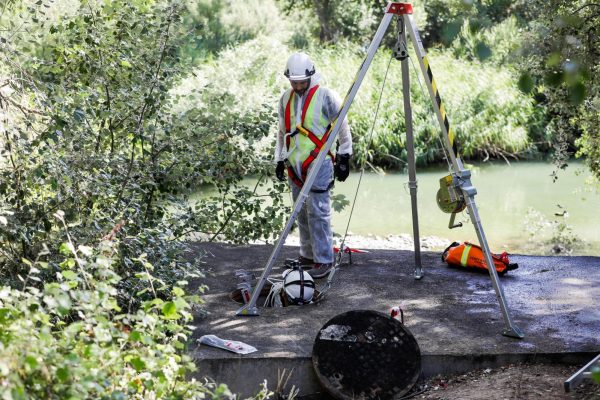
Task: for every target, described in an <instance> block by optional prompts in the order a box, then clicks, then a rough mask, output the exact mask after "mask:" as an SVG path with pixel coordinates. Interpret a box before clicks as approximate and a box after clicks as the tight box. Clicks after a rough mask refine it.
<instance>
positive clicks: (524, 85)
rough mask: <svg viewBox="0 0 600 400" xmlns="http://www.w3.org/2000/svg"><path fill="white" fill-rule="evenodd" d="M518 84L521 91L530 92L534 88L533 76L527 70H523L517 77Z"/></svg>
mask: <svg viewBox="0 0 600 400" xmlns="http://www.w3.org/2000/svg"><path fill="white" fill-rule="evenodd" d="M518 85H519V89H521V91H522V92H523V93H531V92H532V91H533V88H534V82H533V78H532V77H531V75H530V74H529V73H528V72H525V73H523V74H522V75H521V77H520V78H519V82H518Z"/></svg>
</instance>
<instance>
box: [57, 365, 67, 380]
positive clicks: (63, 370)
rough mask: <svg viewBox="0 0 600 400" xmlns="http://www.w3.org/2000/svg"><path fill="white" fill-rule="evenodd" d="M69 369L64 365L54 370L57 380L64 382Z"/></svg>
mask: <svg viewBox="0 0 600 400" xmlns="http://www.w3.org/2000/svg"><path fill="white" fill-rule="evenodd" d="M69 375H70V374H69V370H68V369H67V368H66V367H62V368H59V369H57V370H56V377H57V378H58V380H59V381H61V382H65V381H66V380H67V379H69Z"/></svg>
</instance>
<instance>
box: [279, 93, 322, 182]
mask: <svg viewBox="0 0 600 400" xmlns="http://www.w3.org/2000/svg"><path fill="white" fill-rule="evenodd" d="M297 99H299V96H296V95H295V93H294V91H293V90H292V89H289V99H288V101H287V105H286V106H285V115H284V120H285V131H286V135H285V146H286V149H287V151H288V157H287V160H288V175H289V177H290V179H291V180H292V182H294V184H296V186H298V187H302V185H303V184H304V181H305V180H306V175H307V174H308V168H309V167H310V165H311V163H312V162H313V161H314V160H315V159H316V158H317V156H318V155H319V151H320V150H321V148H322V147H323V146H324V145H325V143H326V142H327V138H328V137H329V133H330V124H329V121H328V119H327V117H326V116H325V115H324V114H323V99H322V97H321V96H319V85H315V86H313V87H312V88H310V90H309V91H308V93H307V95H306V100H305V101H304V105H303V107H302V114H301V118H300V124H298V125H296V121H297V118H296V101H298V100H297ZM292 121H294V123H293V124H292ZM292 141H293V143H292ZM292 145H293V148H292V150H290V147H292ZM328 154H329V156H330V157H331V159H332V160H333V155H332V154H331V152H329V153H328Z"/></svg>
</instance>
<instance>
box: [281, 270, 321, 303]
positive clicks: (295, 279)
mask: <svg viewBox="0 0 600 400" xmlns="http://www.w3.org/2000/svg"><path fill="white" fill-rule="evenodd" d="M283 289H284V290H285V294H286V295H287V296H288V299H289V300H290V302H291V303H292V304H308V303H310V302H311V300H312V298H313V294H314V293H315V281H314V280H313V278H312V276H310V275H309V274H308V272H304V271H303V270H302V268H294V269H288V270H286V271H285V272H284V273H283Z"/></svg>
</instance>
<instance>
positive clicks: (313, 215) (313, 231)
mask: <svg viewBox="0 0 600 400" xmlns="http://www.w3.org/2000/svg"><path fill="white" fill-rule="evenodd" d="M311 168H312V167H311ZM309 173H310V169H309ZM332 180H333V162H332V161H331V158H330V157H327V158H326V159H325V161H324V162H323V165H322V166H321V169H320V171H319V173H318V174H317V178H316V179H315V182H314V184H313V186H312V190H311V191H309V192H308V198H307V199H306V202H305V203H304V205H303V206H302V208H301V209H300V213H299V214H298V219H297V222H298V228H299V230H300V255H301V256H302V257H306V258H312V259H313V260H314V261H315V263H323V264H325V263H332V262H333V234H332V232H331V198H330V194H329V190H327V189H328V188H329V185H330V184H331V181H332ZM289 184H290V186H291V188H292V196H293V198H294V202H295V201H296V199H297V198H298V194H300V190H301V189H300V188H299V187H298V186H296V185H295V184H294V183H293V182H292V181H291V180H289ZM313 190H317V191H324V192H322V193H317V192H313Z"/></svg>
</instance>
